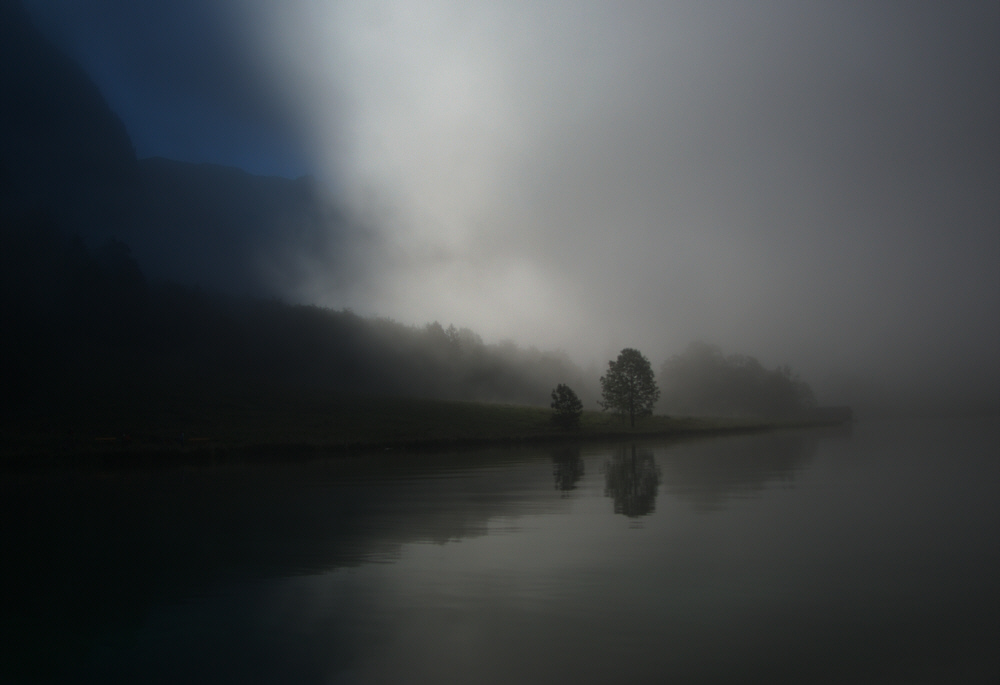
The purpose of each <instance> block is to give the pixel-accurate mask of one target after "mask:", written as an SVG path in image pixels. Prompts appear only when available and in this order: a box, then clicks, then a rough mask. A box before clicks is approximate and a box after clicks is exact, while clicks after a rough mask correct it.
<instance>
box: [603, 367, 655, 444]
mask: <svg viewBox="0 0 1000 685" xmlns="http://www.w3.org/2000/svg"><path fill="white" fill-rule="evenodd" d="M659 398H660V390H659V388H657V387H656V379H655V378H654V377H653V368H652V366H650V364H649V360H648V359H646V357H645V356H643V354H642V352H640V351H639V350H635V349H632V348H630V347H626V348H625V349H623V350H622V351H621V353H620V354H619V355H618V359H617V360H615V361H609V362H608V372H607V373H606V374H605V375H603V376H601V401H600V402H599V404H600V405H601V408H602V409H604V410H608V409H610V410H612V411H614V412H615V413H617V414H620V415H622V416H623V417H624V416H627V417H628V419H629V425H630V426H632V427H635V419H636V417H637V416H650V415H652V413H653V407H654V406H655V405H656V401H657V400H658V399H659Z"/></svg>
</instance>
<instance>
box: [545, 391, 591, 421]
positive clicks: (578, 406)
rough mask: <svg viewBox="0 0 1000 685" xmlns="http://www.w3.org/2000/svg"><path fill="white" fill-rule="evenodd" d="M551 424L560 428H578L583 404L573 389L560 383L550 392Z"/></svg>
mask: <svg viewBox="0 0 1000 685" xmlns="http://www.w3.org/2000/svg"><path fill="white" fill-rule="evenodd" d="M549 406H551V407H552V412H553V413H552V422H553V423H554V424H556V425H557V426H559V427H560V428H567V429H568V428H579V427H580V414H581V413H582V412H583V403H582V402H581V401H580V398H579V397H577V396H576V393H575V392H573V389H572V388H570V387H569V386H568V385H563V384H562V383H560V384H559V385H557V386H556V389H555V390H553V391H552V404H551V405H549Z"/></svg>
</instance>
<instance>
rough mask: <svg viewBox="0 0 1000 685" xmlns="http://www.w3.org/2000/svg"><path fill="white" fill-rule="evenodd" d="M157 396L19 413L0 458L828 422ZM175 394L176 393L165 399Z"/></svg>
mask: <svg viewBox="0 0 1000 685" xmlns="http://www.w3.org/2000/svg"><path fill="white" fill-rule="evenodd" d="M180 399H181V398H170V397H159V398H157V401H156V402H155V403H153V402H127V401H124V402H120V403H117V404H104V405H102V406H100V407H90V408H88V409H86V410H84V409H78V410H76V411H63V412H60V413H58V414H53V415H46V416H42V415H35V416H30V417H20V419H19V420H17V421H15V422H11V423H9V424H8V425H4V426H3V427H2V431H3V440H2V450H0V464H2V465H3V466H6V467H13V468H24V467H27V468H31V467H35V466H43V465H51V464H58V465H67V466H77V465H80V466H83V465H128V464H135V465H141V464H157V463H162V464H171V463H200V462H214V461H219V460H228V459H235V460H239V459H268V458H270V459H281V458H295V457H297V456H318V455H328V456H335V455H338V454H358V453H364V452H376V451H384V450H387V449H398V450H427V449H447V448H467V447H476V446H487V445H496V444H530V443H553V442H581V441H586V442H591V441H601V440H620V439H629V438H653V437H693V436H711V435H721V434H731V433H739V432H757V431H765V430H775V429H781V428H795V427H805V426H821V425H827V426H828V425H834V424H836V423H839V422H834V421H823V420H817V419H816V418H812V419H809V418H800V419H798V420H795V419H781V420H779V419H753V418H702V417H698V418H696V417H667V416H652V417H647V418H645V419H643V420H642V421H640V422H637V425H636V427H635V428H630V427H629V426H628V425H627V424H626V423H625V422H623V421H622V420H621V419H620V418H619V417H617V416H614V415H611V414H607V413H602V412H595V411H587V412H584V414H583V417H582V420H581V425H580V428H579V429H578V430H570V431H567V430H562V429H559V428H557V427H556V426H554V425H553V424H552V422H551V411H550V410H549V409H546V408H542V407H531V406H521V405H509V404H488V403H478V402H460V401H446V400H426V399H409V398H377V397H339V398H331V397H325V396H319V395H308V394H303V393H294V394H286V393H281V392H268V393H263V394H258V393H254V394H253V395H252V396H246V397H243V398H239V397H232V396H229V397H212V396H209V395H203V396H201V397H199V398H198V399H197V400H194V401H192V400H190V398H184V399H183V401H180ZM171 400H174V401H171Z"/></svg>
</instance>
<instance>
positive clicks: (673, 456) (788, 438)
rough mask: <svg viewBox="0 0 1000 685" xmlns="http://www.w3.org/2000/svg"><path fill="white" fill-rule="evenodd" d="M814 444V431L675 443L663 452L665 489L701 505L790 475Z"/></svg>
mask: <svg viewBox="0 0 1000 685" xmlns="http://www.w3.org/2000/svg"><path fill="white" fill-rule="evenodd" d="M815 449H816V437H815V435H812V434H810V435H804V434H780V433H774V434H767V435H756V436H743V437H735V438H719V439H716V440H704V441H697V442H689V443H682V444H679V445H675V446H673V447H671V448H670V449H668V450H666V451H665V452H663V453H661V456H660V458H659V463H660V468H661V469H662V472H663V487H664V490H665V491H666V492H667V493H668V494H670V495H672V496H674V497H678V498H681V499H685V500H689V501H691V502H693V503H694V504H695V505H696V506H697V507H699V508H706V509H717V508H721V507H723V506H725V503H726V501H727V500H730V499H733V498H737V497H741V496H746V495H747V494H749V493H752V492H755V491H759V490H763V489H764V488H765V487H767V485H768V484H769V483H772V482H775V481H790V480H792V478H794V476H795V472H796V471H798V470H799V469H800V468H801V467H802V466H803V464H805V462H806V461H808V460H809V459H810V458H811V457H812V455H813V453H814V452H815Z"/></svg>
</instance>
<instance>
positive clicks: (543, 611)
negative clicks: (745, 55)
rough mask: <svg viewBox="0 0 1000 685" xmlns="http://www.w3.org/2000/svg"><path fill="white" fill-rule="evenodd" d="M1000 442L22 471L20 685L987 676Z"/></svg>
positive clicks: (9, 538)
mask: <svg viewBox="0 0 1000 685" xmlns="http://www.w3.org/2000/svg"><path fill="white" fill-rule="evenodd" d="M998 456H1000V424H998V422H997V421H995V420H949V421H945V420H941V421H934V422H885V423H859V424H856V425H855V426H854V427H853V428H852V429H850V430H838V431H802V432H785V433H772V434H766V435H756V436H740V437H728V438H713V439H701V440H694V441H686V442H672V443H671V442H636V443H621V444H601V445H594V444H586V445H580V446H560V447H553V448H537V447H536V448H520V449H515V448H511V449H491V450H479V451H465V452H448V453H437V454H392V453H386V454H384V455H380V456H375V457H372V456H368V457H365V458H363V459H361V458H359V459H352V458H346V459H345V458H339V459H330V460H316V461H312V462H308V463H293V464H256V465H240V466H235V465H227V466H218V467H212V468H198V469H195V468H183V469H161V470H155V471H132V472H127V473H122V472H119V473H106V474H93V473H86V474H85V473H60V474H52V473H48V474H35V475H31V474H20V475H5V476H3V482H2V492H0V494H2V496H3V524H2V525H3V529H2V532H3V539H2V542H3V545H4V550H5V553H4V561H3V562H2V563H3V568H4V572H5V577H7V578H8V579H9V580H8V583H7V587H8V588H16V592H9V593H6V597H5V599H4V602H5V606H4V612H3V624H2V625H3V631H4V634H3V636H2V637H3V645H4V646H3V650H4V653H3V655H2V657H3V658H2V661H3V666H2V667H0V668H2V669H3V670H2V671H0V680H12V681H14V682H21V681H23V682H31V681H52V682H95V683H97V682H163V683H175V682H191V683H199V682H204V683H218V682H239V683H272V682H274V683H278V682H281V683H382V682H385V683H394V682H438V683H448V682H456V683H459V682H463V683H464V682H477V683H510V682H525V683H552V682H577V683H607V682H629V683H645V682H650V683H652V682H656V683H662V682H680V683H687V682H691V683H716V682H718V683H726V682H749V681H758V682H772V683H773V682H779V683H780V682H788V683H811V682H833V683H840V682H843V683H861V682H878V683H882V682H887V683H893V682H900V683H903V682H995V681H996V680H997V677H998V676H1000V618H998V617H1000V592H998V590H997V578H1000V544H998V540H1000V538H998V533H1000V505H998V499H997V493H998V491H1000V489H998V488H1000V465H998Z"/></svg>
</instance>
